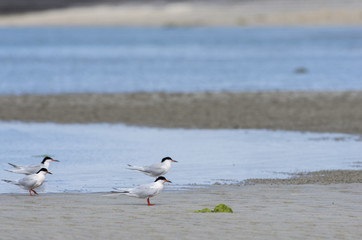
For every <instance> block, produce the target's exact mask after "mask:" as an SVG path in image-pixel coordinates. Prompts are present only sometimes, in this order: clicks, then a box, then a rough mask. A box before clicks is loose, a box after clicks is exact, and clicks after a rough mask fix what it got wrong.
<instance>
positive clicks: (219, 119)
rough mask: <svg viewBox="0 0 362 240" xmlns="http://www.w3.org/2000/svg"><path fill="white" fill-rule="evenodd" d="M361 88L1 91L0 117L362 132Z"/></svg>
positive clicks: (39, 120) (192, 126)
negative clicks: (180, 91) (20, 92)
mask: <svg viewBox="0 0 362 240" xmlns="http://www.w3.org/2000/svg"><path fill="white" fill-rule="evenodd" d="M361 109H362V91H345V92H239V93H236V92H212V93H210V92H204V93H164V92H156V93H146V92H139V93H124V94H60V95H0V120H1V121H22V122H54V123H60V124H62V123H63V124H65V123H81V124H87V123H124V124H126V125H134V126H148V127H162V128H185V129H196V128H198V129H269V130H287V131H301V132H306V131H309V132H330V133H346V134H358V135H361V134H362V112H361V111H360V110H361Z"/></svg>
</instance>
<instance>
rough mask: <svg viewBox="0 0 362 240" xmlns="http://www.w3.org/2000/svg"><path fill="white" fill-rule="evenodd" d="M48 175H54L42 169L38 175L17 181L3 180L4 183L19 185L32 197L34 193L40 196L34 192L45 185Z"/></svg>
mask: <svg viewBox="0 0 362 240" xmlns="http://www.w3.org/2000/svg"><path fill="white" fill-rule="evenodd" d="M47 173H49V174H52V173H51V172H48V170H47V169H46V168H42V169H40V170H39V171H38V172H37V173H35V174H31V175H28V176H26V177H24V178H22V179H19V180H17V181H13V180H6V179H3V181H4V182H7V183H12V184H15V185H18V186H19V187H21V188H23V189H25V190H28V191H29V193H30V196H33V195H32V194H31V192H32V191H33V192H34V193H35V194H38V193H37V192H36V191H35V190H34V188H37V187H39V186H41V185H42V184H43V182H44V180H45V175H46V174H47Z"/></svg>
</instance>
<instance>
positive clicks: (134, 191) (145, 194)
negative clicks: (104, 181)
mask: <svg viewBox="0 0 362 240" xmlns="http://www.w3.org/2000/svg"><path fill="white" fill-rule="evenodd" d="M165 182H169V183H171V181H169V180H167V179H166V178H165V177H163V176H160V177H158V178H157V179H156V180H155V181H154V182H153V183H149V184H143V185H140V186H138V187H135V188H127V189H125V188H115V191H112V193H119V194H125V195H127V196H131V197H136V198H147V204H148V206H153V205H154V204H151V203H150V198H151V197H154V196H156V195H158V194H160V192H161V191H162V189H163V185H164V183H165Z"/></svg>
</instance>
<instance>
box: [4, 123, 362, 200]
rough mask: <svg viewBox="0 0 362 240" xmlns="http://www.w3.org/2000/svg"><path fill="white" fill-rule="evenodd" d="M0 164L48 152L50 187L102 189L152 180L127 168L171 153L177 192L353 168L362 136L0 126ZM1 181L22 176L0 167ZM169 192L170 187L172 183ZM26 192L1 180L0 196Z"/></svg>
mask: <svg viewBox="0 0 362 240" xmlns="http://www.w3.org/2000/svg"><path fill="white" fill-rule="evenodd" d="M0 145H1V152H0V159H1V165H0V166H1V168H2V169H6V168H10V166H9V165H8V164H7V163H8V162H11V163H15V164H19V165H27V164H33V163H37V162H40V161H41V159H42V157H40V156H36V155H41V154H49V155H52V156H54V158H56V159H59V160H60V161H61V162H59V163H52V164H51V166H50V170H51V172H53V175H48V176H47V182H46V183H45V184H44V185H45V186H44V187H43V188H42V190H43V191H45V192H99V191H110V190H111V189H112V187H131V186H134V185H138V184H143V183H148V182H151V181H153V180H154V179H152V178H151V177H148V176H146V175H143V174H141V173H139V172H136V171H130V170H127V169H126V166H127V164H128V163H130V164H133V165H148V164H151V163H155V162H159V161H160V160H161V158H163V157H165V156H171V157H172V158H174V159H176V160H178V161H179V162H178V163H175V164H173V166H172V168H171V170H170V172H169V173H168V174H167V175H166V177H167V178H168V179H170V180H172V182H173V183H172V186H173V187H176V188H178V189H181V188H182V187H184V186H186V185H190V184H200V185H204V184H206V185H208V184H213V183H215V182H226V183H233V182H237V181H242V180H244V179H247V178H264V177H273V178H276V177H287V176H286V175H284V174H282V172H296V171H313V170H322V169H353V168H354V165H355V163H356V162H359V161H360V159H361V158H360V156H361V155H362V147H361V145H362V142H361V141H360V138H359V137H358V136H354V135H345V134H320V133H299V132H287V131H268V130H185V129H161V128H146V127H130V126H125V125H122V124H86V125H80V124H68V125H60V124H53V123H17V122H12V123H5V122H1V123H0ZM0 176H1V179H13V180H14V179H18V178H21V177H23V175H19V174H13V173H9V172H6V171H1V175H0ZM167 188H168V189H170V186H168V187H167ZM7 192H15V193H18V192H24V190H22V189H20V188H18V187H17V186H13V185H11V184H7V183H4V182H1V183H0V193H7Z"/></svg>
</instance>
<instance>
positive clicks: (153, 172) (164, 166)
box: [127, 157, 177, 177]
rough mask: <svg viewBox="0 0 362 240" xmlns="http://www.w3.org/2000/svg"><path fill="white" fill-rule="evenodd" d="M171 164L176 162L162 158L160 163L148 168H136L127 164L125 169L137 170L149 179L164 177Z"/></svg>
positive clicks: (168, 158)
mask: <svg viewBox="0 0 362 240" xmlns="http://www.w3.org/2000/svg"><path fill="white" fill-rule="evenodd" d="M171 162H177V161H176V160H173V159H172V158H170V157H164V158H162V160H161V163H155V164H152V165H150V166H143V167H138V166H133V165H130V164H128V168H127V169H130V170H137V171H140V172H143V173H144V174H146V175H148V176H151V177H159V176H161V175H165V174H166V173H168V171H169V170H170V168H171Z"/></svg>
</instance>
